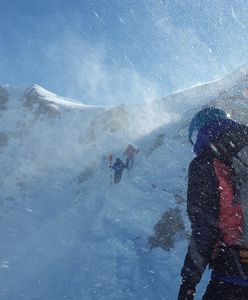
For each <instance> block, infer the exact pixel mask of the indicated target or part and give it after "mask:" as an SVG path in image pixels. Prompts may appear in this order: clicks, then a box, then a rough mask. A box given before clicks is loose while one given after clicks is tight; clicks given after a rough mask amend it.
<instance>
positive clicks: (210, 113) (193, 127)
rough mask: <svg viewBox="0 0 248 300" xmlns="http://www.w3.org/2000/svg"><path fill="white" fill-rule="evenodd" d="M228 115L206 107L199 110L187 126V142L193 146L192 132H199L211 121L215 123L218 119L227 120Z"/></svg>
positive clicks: (219, 110)
mask: <svg viewBox="0 0 248 300" xmlns="http://www.w3.org/2000/svg"><path fill="white" fill-rule="evenodd" d="M229 118H230V115H229V114H228V113H226V112H224V111H223V110H221V109H219V108H215V107H211V106H210V107H207V108H203V109H202V110H200V111H199V112H198V113H197V114H195V115H194V117H193V119H192V121H191V123H190V125H189V142H190V143H191V144H194V142H193V139H192V136H193V133H194V131H199V129H200V128H201V127H203V126H204V125H206V124H207V123H210V122H212V121H217V120H220V119H229Z"/></svg>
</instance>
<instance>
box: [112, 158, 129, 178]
mask: <svg viewBox="0 0 248 300" xmlns="http://www.w3.org/2000/svg"><path fill="white" fill-rule="evenodd" d="M125 168H126V165H125V164H124V163H123V161H122V160H121V159H120V158H119V157H118V158H117V159H116V161H115V163H114V165H113V167H112V169H113V170H114V171H115V173H114V184H117V183H119V182H120V181H121V177H122V172H123V170H124V169H125Z"/></svg>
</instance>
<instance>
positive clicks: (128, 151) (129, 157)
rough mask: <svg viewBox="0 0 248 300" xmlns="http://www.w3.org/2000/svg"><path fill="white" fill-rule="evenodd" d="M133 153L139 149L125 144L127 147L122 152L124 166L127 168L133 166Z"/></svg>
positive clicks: (129, 168)
mask: <svg viewBox="0 0 248 300" xmlns="http://www.w3.org/2000/svg"><path fill="white" fill-rule="evenodd" d="M135 153H139V150H138V149H137V148H135V147H134V146H132V145H131V144H129V145H128V146H127V149H126V150H125V151H124V153H123V154H124V155H125V156H126V166H127V169H128V170H131V169H132V168H133V164H134V154H135Z"/></svg>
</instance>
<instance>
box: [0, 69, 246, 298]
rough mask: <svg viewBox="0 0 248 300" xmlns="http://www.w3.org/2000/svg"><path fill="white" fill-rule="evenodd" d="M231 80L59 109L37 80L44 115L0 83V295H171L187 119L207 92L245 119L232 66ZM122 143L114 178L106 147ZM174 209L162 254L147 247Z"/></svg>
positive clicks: (179, 259)
mask: <svg viewBox="0 0 248 300" xmlns="http://www.w3.org/2000/svg"><path fill="white" fill-rule="evenodd" d="M235 78H236V79H235V80H234V81H233V85H231V84H230V90H229V91H227V94H225V93H226V92H225V93H223V91H224V90H225V89H224V88H223V86H222V88H221V89H220V91H219V92H217V90H218V89H217V88H215V87H212V89H213V90H214V89H216V94H215V96H213V97H212V96H211V97H210V96H209V94H207V92H206V95H205V98H204V95H203V94H202V93H201V94H200V95H198V92H196V91H195V90H194V89H193V90H191V92H190V91H187V93H186V94H185V92H183V93H181V94H180V93H178V94H174V95H172V96H170V97H167V98H166V99H162V100H160V101H155V102H153V103H147V104H140V105H134V106H130V107H126V106H118V107H112V108H108V109H107V108H99V107H89V108H87V109H81V106H80V105H81V104H80V105H79V106H77V105H78V104H76V106H73V109H71V107H70V106H69V107H70V108H69V109H68V106H67V105H66V104H65V105H64V104H63V103H64V102H63V103H62V102H59V104H58V102H57V100H58V99H57V98H58V97H57V96H52V95H50V94H49V93H47V92H44V91H43V90H42V88H41V90H40V89H39V88H38V90H39V92H37V87H36V88H35V91H34V94H32V97H33V100H34V101H38V102H39V101H41V100H42V101H43V100H44V99H45V100H44V101H45V102H46V103H47V102H49V103H56V109H58V107H59V112H60V114H59V116H55V117H53V116H52V117H50V116H49V115H48V114H47V113H46V112H45V113H39V114H37V113H36V112H37V105H38V104H37V103H36V104H35V105H34V107H32V108H31V109H27V108H26V107H25V106H23V100H24V98H23V95H24V94H25V92H27V89H23V90H22V91H20V90H18V91H17V90H15V89H12V88H11V87H3V89H4V90H5V91H7V92H8V101H3V102H4V105H5V109H3V110H1V111H0V116H1V117H0V126H1V132H0V145H2V146H0V164H1V170H0V223H1V224H0V238H1V246H0V247H1V251H0V267H1V270H2V272H0V297H1V299H3V300H8V299H13V300H17V299H18V300H20V299H25V300H33V299H47V300H57V299H58V300H61V299H68V300H79V299H84V300H87V299H90V300H91V299H108V300H111V299H112V300H116V299H123V300H124V299H125V300H126V299H137V300H139V299H142V300H143V299H147V300H150V299H155V300H156V299H159V300H160V299H176V297H177V291H178V288H179V284H180V270H181V266H182V263H183V260H184V255H185V252H186V248H187V242H186V239H187V237H188V235H189V233H190V226H189V222H188V219H187V217H186V212H185V201H186V187H187V168H188V165H189V162H190V160H191V159H192V158H193V156H194V155H193V153H192V149H191V146H190V145H189V144H188V140H187V128H188V125H189V122H190V119H191V117H192V115H193V114H194V113H195V112H196V111H197V110H198V109H199V108H201V107H202V105H203V104H206V103H209V101H211V103H214V104H215V105H217V106H218V107H221V108H224V109H226V110H229V109H230V110H232V112H233V113H234V114H235V116H236V117H235V118H237V119H238V118H240V116H241V118H243V119H245V116H246V119H247V115H248V112H247V113H246V110H244V107H245V108H246V107H248V105H247V98H246V96H245V93H243V92H244V91H245V89H246V88H248V84H247V82H246V81H245V80H244V76H243V73H242V74H241V75H240V77H238V76H237V77H235ZM238 78H240V81H239V80H238ZM212 84H215V83H212ZM197 90H199V89H197ZM220 95H222V96H220ZM237 95H239V96H237ZM54 97H55V98H54ZM0 99H1V93H0ZM49 99H50V100H49ZM62 100H63V99H61V101H62ZM50 101H51V102H50ZM65 101H67V100H65ZM238 101H240V102H241V103H243V106H242V114H241V111H239V110H238V107H239V105H238V103H239V102H238ZM0 102H1V101H0ZM57 105H58V106H57ZM73 105H74V104H73ZM77 107H78V108H77ZM243 111H244V113H243ZM39 112H40V110H39ZM245 114H246V115H245ZM1 134H2V138H1ZM1 143H2V144H1ZM128 143H133V144H134V145H136V146H137V147H138V148H139V150H140V151H139V154H138V155H137V156H136V158H135V165H134V169H133V171H132V172H130V174H129V175H128V174H127V172H126V171H125V172H124V174H123V178H122V181H121V183H120V184H119V185H118V186H113V185H111V184H110V183H111V176H112V173H111V170H110V169H109V163H108V155H109V153H112V154H113V157H114V159H115V158H116V157H118V156H119V157H121V158H122V159H125V157H124V156H123V151H124V150H125V147H126V146H127V144H128ZM174 208H177V209H178V210H179V211H180V214H181V216H182V217H183V219H184V225H185V229H184V230H182V231H180V232H178V233H177V234H176V235H175V236H174V240H173V247H172V248H170V251H163V250H162V249H160V248H154V249H153V250H152V251H151V250H150V249H149V247H148V244H147V241H148V239H149V237H150V236H151V235H152V234H153V227H154V225H155V224H156V223H157V222H158V221H159V220H160V218H161V216H162V214H163V213H164V212H165V211H167V210H169V209H174ZM208 277H209V274H208V273H206V274H205V278H204V280H203V281H202V282H201V285H200V286H199V287H198V289H197V295H196V300H197V299H201V294H202V292H203V290H204V289H205V285H206V280H207V279H208Z"/></svg>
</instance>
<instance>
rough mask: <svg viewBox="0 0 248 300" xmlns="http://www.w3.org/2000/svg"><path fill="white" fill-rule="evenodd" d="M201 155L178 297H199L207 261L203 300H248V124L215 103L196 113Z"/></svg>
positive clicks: (191, 174) (194, 171) (191, 180)
mask: <svg viewBox="0 0 248 300" xmlns="http://www.w3.org/2000/svg"><path fill="white" fill-rule="evenodd" d="M194 131H197V132H198V134H197V139H196V142H195V144H194V152H195V153H196V158H194V159H193V160H192V162H191V163H190V166H189V171H188V191H187V212H188V216H189V219H190V222H191V229H192V233H191V237H190V242H189V246H188V251H187V254H186V257H185V261H184V265H183V268H182V271H181V276H182V284H181V287H180V290H179V294H178V300H192V299H194V295H195V289H196V285H197V284H198V283H199V282H200V280H201V277H202V274H203V272H204V270H205V268H206V267H207V266H209V267H210V268H211V269H212V273H211V280H210V282H209V284H208V287H207V290H206V292H205V294H204V296H203V298H202V299H203V300H247V299H248V211H247V210H248V146H247V145H248V128H247V127H246V126H244V125H241V124H240V123H238V122H236V121H234V120H232V119H230V118H229V115H228V114H226V113H225V112H224V111H221V110H219V109H217V108H214V107H209V108H205V109H204V110H202V111H200V112H199V113H198V114H196V115H195V116H194V118H193V119H192V122H191V124H190V127H189V140H190V141H191V142H192V143H193V139H192V135H193V133H194Z"/></svg>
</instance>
